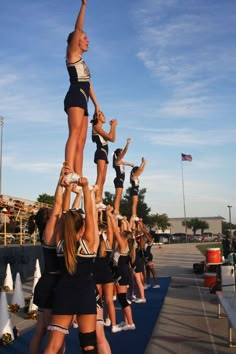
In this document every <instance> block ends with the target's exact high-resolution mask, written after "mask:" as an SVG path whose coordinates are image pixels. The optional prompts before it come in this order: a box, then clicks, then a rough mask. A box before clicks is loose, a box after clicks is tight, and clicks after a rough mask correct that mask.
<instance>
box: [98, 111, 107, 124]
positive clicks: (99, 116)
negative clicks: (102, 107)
mask: <svg viewBox="0 0 236 354" xmlns="http://www.w3.org/2000/svg"><path fill="white" fill-rule="evenodd" d="M97 117H98V120H99V121H100V122H102V123H105V122H106V117H105V115H104V113H103V112H101V111H100V112H98V114H97Z"/></svg>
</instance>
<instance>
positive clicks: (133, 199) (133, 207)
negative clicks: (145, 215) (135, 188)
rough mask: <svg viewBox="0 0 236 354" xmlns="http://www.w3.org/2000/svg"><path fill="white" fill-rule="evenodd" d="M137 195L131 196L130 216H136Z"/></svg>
mask: <svg viewBox="0 0 236 354" xmlns="http://www.w3.org/2000/svg"><path fill="white" fill-rule="evenodd" d="M137 207H138V196H137V195H133V196H132V216H137Z"/></svg>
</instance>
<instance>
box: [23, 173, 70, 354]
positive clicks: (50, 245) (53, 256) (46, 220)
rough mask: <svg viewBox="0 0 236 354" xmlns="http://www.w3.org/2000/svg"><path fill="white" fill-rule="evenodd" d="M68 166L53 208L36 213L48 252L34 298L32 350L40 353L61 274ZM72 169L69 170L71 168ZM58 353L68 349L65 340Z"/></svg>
mask: <svg viewBox="0 0 236 354" xmlns="http://www.w3.org/2000/svg"><path fill="white" fill-rule="evenodd" d="M64 172H65V169H62V171H61V174H60V178H59V181H58V184H57V188H56V191H55V196H54V205H53V208H52V209H49V208H40V209H39V211H38V212H37V214H36V215H35V221H36V225H37V227H38V230H39V236H40V240H41V242H42V250H43V256H44V271H43V274H42V276H41V278H40V279H39V281H38V282H37V284H36V287H35V289H34V298H33V302H34V304H35V305H37V306H38V309H39V310H38V314H37V325H36V329H35V332H34V335H33V337H32V339H31V342H30V346H29V354H38V353H40V346H41V343H42V340H43V338H44V336H45V334H46V333H47V327H48V325H49V323H50V320H51V312H52V307H53V291H54V288H55V287H56V284H57V282H58V280H59V277H60V265H59V262H58V257H57V252H56V244H57V241H58V240H57V238H56V235H57V229H58V227H61V215H62V200H63V187H62V185H61V183H62V180H63V178H64ZM67 173H68V170H67ZM58 353H61V354H62V353H64V345H63V342H62V345H61V348H60V350H59V352H58Z"/></svg>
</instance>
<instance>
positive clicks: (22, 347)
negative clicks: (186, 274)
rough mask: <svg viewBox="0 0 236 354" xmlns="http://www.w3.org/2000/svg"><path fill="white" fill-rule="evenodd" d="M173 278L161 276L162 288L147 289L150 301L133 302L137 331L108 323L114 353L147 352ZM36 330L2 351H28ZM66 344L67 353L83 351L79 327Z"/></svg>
mask: <svg viewBox="0 0 236 354" xmlns="http://www.w3.org/2000/svg"><path fill="white" fill-rule="evenodd" d="M170 280H171V278H170V277H163V278H159V279H158V281H159V284H160V286H161V288H160V289H153V288H149V289H148V290H145V296H146V299H147V303H146V304H135V303H132V313H133V320H134V323H135V325H136V330H135V331H121V332H118V333H111V327H105V332H106V337H107V340H108V342H109V343H110V346H111V351H112V354H121V353H122V354H131V353H135V354H143V353H144V352H145V348H146V346H147V344H148V342H149V340H150V338H151V335H152V331H153V328H154V326H155V323H156V321H157V318H158V315H159V313H160V310H161V307H162V305H163V302H164V299H165V296H166V293H167V290H168V287H169V284H170ZM115 305H116V310H117V323H119V322H120V321H122V320H123V315H122V310H121V308H120V305H119V304H118V302H117V301H116V303H115ZM32 334H33V329H31V330H29V331H27V332H25V333H24V334H23V335H20V337H19V338H18V339H16V340H15V341H14V342H13V343H12V344H9V345H8V346H6V347H1V348H0V353H3V354H16V353H17V354H27V353H28V348H29V342H30V339H31V336H32ZM44 346H45V343H44V344H43V345H42V353H43V347H44ZM66 347H67V351H66V353H68V354H78V353H80V350H79V342H78V331H77V330H76V329H71V330H70V334H69V335H68V336H67V337H66Z"/></svg>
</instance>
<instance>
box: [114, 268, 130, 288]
mask: <svg viewBox="0 0 236 354" xmlns="http://www.w3.org/2000/svg"><path fill="white" fill-rule="evenodd" d="M113 272H114V273H113V277H114V279H115V282H116V284H117V285H120V286H121V285H127V286H129V285H130V282H131V274H130V269H129V266H128V265H123V266H119V267H114V268H113Z"/></svg>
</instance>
